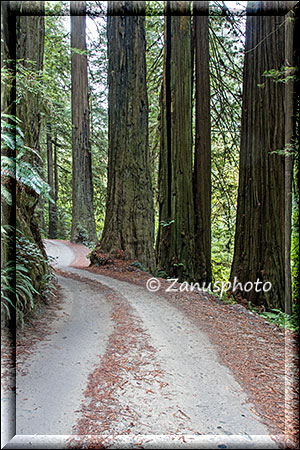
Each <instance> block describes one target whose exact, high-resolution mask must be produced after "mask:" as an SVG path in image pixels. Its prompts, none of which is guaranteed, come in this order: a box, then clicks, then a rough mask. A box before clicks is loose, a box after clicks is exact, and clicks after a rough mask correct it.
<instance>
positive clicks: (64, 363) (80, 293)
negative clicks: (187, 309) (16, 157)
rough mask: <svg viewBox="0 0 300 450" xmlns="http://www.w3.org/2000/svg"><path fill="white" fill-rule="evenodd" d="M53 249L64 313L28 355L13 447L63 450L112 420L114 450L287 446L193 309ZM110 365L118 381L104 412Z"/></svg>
mask: <svg viewBox="0 0 300 450" xmlns="http://www.w3.org/2000/svg"><path fill="white" fill-rule="evenodd" d="M45 246H46V250H47V253H48V255H50V256H51V257H52V258H55V262H53V264H54V266H55V267H56V269H58V271H60V273H62V275H63V276H61V275H58V282H59V285H60V286H61V288H62V291H63V294H64V295H63V302H62V310H61V311H60V312H59V314H58V316H57V320H55V321H54V322H53V323H52V325H51V332H50V334H49V335H48V336H47V338H46V339H45V340H44V341H42V342H40V343H39V344H38V346H37V348H36V350H35V352H34V354H33V355H32V356H30V357H28V358H27V360H26V362H25V366H24V370H25V372H27V375H25V376H22V375H20V374H19V375H18V377H17V435H19V436H16V437H15V438H13V440H12V441H11V442H10V443H9V444H8V445H7V446H6V447H5V448H62V447H63V446H65V445H66V442H67V436H70V435H74V439H75V440H76V439H80V438H79V437H78V436H77V435H78V433H79V432H82V430H83V429H85V428H84V427H86V429H88V430H89V433H90V434H98V432H97V430H100V432H101V430H104V428H103V427H104V425H103V424H104V422H105V423H106V424H107V426H108V427H109V430H108V431H103V432H101V434H108V435H110V436H111V435H112V434H114V435H119V437H117V438H114V439H113V440H110V441H109V442H110V446H111V447H112V448H132V443H133V442H134V439H138V443H137V445H141V443H142V445H143V447H144V448H181V447H185V448H277V446H276V444H275V442H274V441H273V440H272V439H271V437H270V436H269V432H268V430H267V428H266V427H265V425H263V424H262V423H261V422H260V420H259V418H258V417H257V416H256V415H255V414H254V413H253V412H252V406H253V405H251V404H249V403H247V397H246V394H245V393H244V392H243V390H242V388H241V386H240V385H239V384H238V383H237V381H236V380H235V378H234V376H233V374H232V373H231V371H230V370H229V369H228V368H227V367H225V366H224V365H222V364H221V363H220V361H219V359H218V354H217V349H216V348H215V347H214V345H213V344H212V343H211V342H210V340H209V338H208V336H207V335H206V334H205V333H204V332H203V331H201V330H200V329H199V327H197V326H196V324H195V323H192V322H191V320H190V319H189V318H187V317H186V316H185V315H184V313H183V312H181V311H179V310H178V309H177V308H175V307H174V306H172V305H171V304H170V303H168V302H167V300H166V299H165V298H164V297H163V296H158V295H154V294H151V293H149V292H148V291H147V290H146V288H143V287H141V286H137V285H134V284H131V283H129V282H125V281H119V280H116V279H113V278H110V277H107V276H104V275H99V274H96V273H92V272H90V271H86V270H84V269H79V268H78V267H77V268H75V267H72V264H74V262H75V261H77V264H76V266H78V261H79V260H80V261H81V265H83V266H87V265H88V264H87V262H86V261H87V260H86V259H85V257H84V256H85V254H87V253H88V249H85V248H84V247H83V246H80V245H79V246H78V245H77V246H76V245H72V244H70V243H68V242H65V241H53V240H46V241H45ZM122 321H123V322H122ZM126 333H127V334H128V333H129V336H127V334H126ZM130 333H131V334H130ZM126 339H127V340H126ZM116 343H117V344H116ZM122 343H123V344H124V345H125V344H126V346H125V347H124V348H126V349H127V350H126V351H125V352H124V350H122V351H121V350H120V352H119V353H120V354H119V353H118V349H116V345H123V344H122ZM120 348H121V349H122V348H123V347H120ZM125 362H126V367H125ZM145 363H146V368H145V367H144V366H145ZM109 364H110V365H111V366H108V365H109ZM122 364H123V366H122ZM106 367H113V370H114V371H115V373H114V374H113V375H114V376H115V380H116V381H115V383H116V385H115V386H113V390H112V391H111V397H109V398H110V404H109V405H108V406H107V407H106V408H108V409H103V408H104V406H103V402H104V401H103V399H105V395H108V390H109V383H110V378H109V377H111V375H112V374H111V373H109V370H108V373H107V376H106V378H105V368H106ZM122 367H123V368H124V367H125V368H126V370H122ZM95 381H97V382H98V385H97V386H96V387H97V392H98V395H99V400H98V403H97V402H96V401H95V399H94V398H92V395H95V394H94V392H96V391H95V386H94V387H93V383H94V385H95ZM100 384H102V386H101V385H100ZM104 385H105V386H104ZM93 389H94V391H93ZM101 389H102V391H101ZM89 392H90V394H89ZM89 395H90V397H89ZM101 395H102V396H101ZM100 399H101V401H100ZM91 408H97V409H96V410H95V411H96V412H97V411H98V414H97V413H96V414H95V413H94V415H93V416H91V415H90V414H91V413H93V411H91ZM101 408H102V409H101ZM114 408H115V409H114ZM76 411H77V412H76ZM108 411H110V413H111V411H113V413H114V414H113V413H111V416H108ZM116 411H121V412H122V415H120V416H118V415H117V414H116ZM124 411H130V414H129V413H128V412H127V415H126V414H125V413H124ZM101 414H102V415H101ZM104 414H105V415H104ZM127 416H128V417H129V418H128V417H127ZM87 417H88V418H87ZM91 417H93V419H92V418H91ZM107 417H109V418H110V417H112V418H110V419H109V420H107ZM133 422H134V423H133ZM101 427H102V428H101ZM130 427H131V428H130ZM128 430H129V431H128ZM130 430H132V431H131V432H130ZM129 433H130V435H131V437H130V436H126V435H127V434H129ZM133 434H134V435H135V437H132V435H133ZM20 435H23V437H21V436H20ZM25 435H27V436H25ZM28 435H30V436H29V437H28ZM33 435H41V436H36V437H33ZM43 435H44V436H43ZM49 435H60V437H58V436H57V437H56V440H55V439H54V437H51V438H50V437H49ZM49 439H50V441H51V446H49V445H50V444H49V442H50V441H49ZM25 441H26V445H28V447H24V446H23V447H22V445H24V442H25ZM29 442H30V443H31V444H29ZM11 445H13V446H11ZM43 445H48V446H47V447H43ZM69 445H70V444H69Z"/></svg>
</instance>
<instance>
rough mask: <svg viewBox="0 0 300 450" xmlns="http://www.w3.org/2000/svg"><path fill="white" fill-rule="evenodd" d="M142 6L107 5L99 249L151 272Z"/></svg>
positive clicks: (112, 3) (151, 252)
mask: <svg viewBox="0 0 300 450" xmlns="http://www.w3.org/2000/svg"><path fill="white" fill-rule="evenodd" d="M144 14H145V2H122V1H121V2H108V23H107V36H108V86H109V93H108V139H109V148H108V188H107V201H106V216H105V224H104V230H103V236H102V240H101V245H100V249H101V251H103V252H111V251H113V250H116V249H121V250H123V251H124V252H125V255H126V257H127V258H129V259H137V260H139V261H140V262H141V263H142V264H143V265H144V266H146V267H148V268H150V269H153V268H154V248H153V245H154V211H153V194H152V185H151V168H150V158H149V146H148V98H147V88H146V57H145V52H146V41H145V16H144Z"/></svg>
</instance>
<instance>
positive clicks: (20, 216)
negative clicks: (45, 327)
mask: <svg viewBox="0 0 300 450" xmlns="http://www.w3.org/2000/svg"><path fill="white" fill-rule="evenodd" d="M43 50H44V2H41V1H36V2H34V1H33V2H32V1H27V2H5V4H4V5H3V60H6V63H5V64H6V66H7V67H8V68H9V69H11V71H12V75H14V77H13V81H12V85H11V86H7V87H6V88H5V89H4V93H3V97H2V108H3V112H5V113H6V114H10V115H13V116H16V117H18V118H19V119H20V120H21V124H20V127H21V128H22V131H23V134H24V139H23V142H24V145H25V146H27V147H29V148H31V149H33V150H34V152H35V153H34V152H32V151H29V150H28V151H27V152H26V154H25V156H24V159H26V161H27V162H29V163H30V164H31V165H33V166H35V168H37V170H39V168H40V158H39V156H38V153H39V151H40V144H39V137H40V119H41V117H40V96H39V93H38V92H35V91H31V90H30V89H26V90H22V92H21V91H20V92H19V93H18V94H22V97H21V100H20V103H19V104H18V105H17V107H16V90H17V85H16V75H17V71H16V66H15V64H16V61H18V64H22V65H23V66H24V69H25V70H26V71H31V72H32V73H33V76H37V77H38V76H39V74H40V73H41V71H42V68H43ZM18 67H19V66H17V70H18ZM16 144H17V142H16ZM16 151H18V148H17V145H16ZM7 156H9V157H12V158H15V157H16V154H15V151H13V150H10V151H9V152H7ZM8 186H9V191H10V193H11V195H12V205H11V206H10V205H6V206H5V208H3V211H2V213H3V219H4V220H3V225H9V226H10V229H9V239H8V242H5V243H4V246H5V247H6V248H5V251H4V255H5V256H4V263H5V265H6V267H7V265H8V264H14V265H15V267H16V261H17V260H20V264H22V265H23V266H25V267H27V268H28V266H29V265H30V261H31V257H32V254H30V253H29V254H28V255H27V258H26V263H25V261H24V260H22V258H20V255H19V250H20V247H18V248H17V252H16V242H18V240H17V239H16V238H22V239H26V240H27V241H29V242H30V244H31V245H32V244H33V245H34V246H35V247H36V249H35V254H37V252H39V254H40V256H41V258H40V263H39V264H34V265H32V267H31V266H30V273H29V275H30V278H31V284H32V285H33V287H34V288H35V289H36V290H37V291H38V292H40V293H42V290H43V282H44V280H43V277H44V276H45V275H46V274H47V273H48V265H47V262H46V253H45V249H44V246H43V242H42V239H41V234H40V230H39V226H38V223H37V220H36V216H35V208H36V205H37V203H38V200H39V197H38V195H37V194H36V192H35V191H34V190H33V189H31V188H30V187H28V186H26V185H24V184H21V183H19V182H18V183H16V182H14V180H13V179H12V178H9V180H8ZM28 262H29V263H28ZM12 283H14V285H16V279H15V280H14V281H12ZM11 287H14V286H13V285H11ZM11 300H12V301H13V303H14V304H15V300H16V299H15V296H12V298H11ZM36 300H37V298H36V299H35V301H36ZM22 307H23V308H24V309H25V312H26V309H27V308H28V306H26V305H22ZM11 316H12V320H11V324H12V325H11V326H12V328H14V327H15V325H16V322H15V319H16V315H15V311H14V310H13V309H12V310H11Z"/></svg>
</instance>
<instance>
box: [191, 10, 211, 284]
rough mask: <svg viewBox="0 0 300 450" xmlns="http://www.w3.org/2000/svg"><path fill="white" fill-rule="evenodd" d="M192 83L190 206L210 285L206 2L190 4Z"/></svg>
mask: <svg viewBox="0 0 300 450" xmlns="http://www.w3.org/2000/svg"><path fill="white" fill-rule="evenodd" d="M193 6H194V7H193V11H194V17H193V20H194V45H195V57H196V66H195V72H196V73H195V81H196V118H195V134H196V137H195V160H194V178H193V183H194V205H195V250H196V253H195V259H196V264H197V268H198V272H199V281H201V282H202V283H204V282H205V283H210V282H211V137H210V82H209V32H208V24H209V19H208V11H209V2H206V1H194V5H193Z"/></svg>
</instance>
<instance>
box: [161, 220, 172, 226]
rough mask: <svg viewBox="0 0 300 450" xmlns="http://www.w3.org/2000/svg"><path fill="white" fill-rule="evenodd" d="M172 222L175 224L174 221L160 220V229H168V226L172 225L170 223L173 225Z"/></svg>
mask: <svg viewBox="0 0 300 450" xmlns="http://www.w3.org/2000/svg"><path fill="white" fill-rule="evenodd" d="M174 222H175V220H174V219H172V220H170V221H169V222H165V221H164V220H161V221H160V225H161V226H162V227H169V226H170V225H172V223H174Z"/></svg>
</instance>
